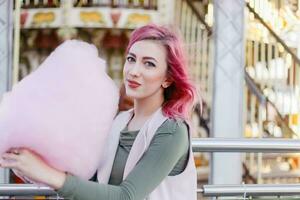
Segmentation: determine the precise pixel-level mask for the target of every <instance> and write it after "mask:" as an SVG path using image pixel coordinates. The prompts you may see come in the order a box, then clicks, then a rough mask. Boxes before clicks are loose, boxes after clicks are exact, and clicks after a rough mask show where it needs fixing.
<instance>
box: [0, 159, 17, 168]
mask: <svg viewBox="0 0 300 200" xmlns="http://www.w3.org/2000/svg"><path fill="white" fill-rule="evenodd" d="M0 167H1V168H12V169H18V163H17V162H11V161H8V160H2V161H0Z"/></svg>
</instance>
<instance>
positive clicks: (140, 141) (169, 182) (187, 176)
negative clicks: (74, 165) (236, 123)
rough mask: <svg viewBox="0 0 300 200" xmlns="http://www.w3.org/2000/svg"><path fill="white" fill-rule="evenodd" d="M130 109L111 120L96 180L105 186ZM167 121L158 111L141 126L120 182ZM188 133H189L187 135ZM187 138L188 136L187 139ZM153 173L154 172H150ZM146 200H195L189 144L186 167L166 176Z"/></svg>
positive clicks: (193, 166) (192, 161) (194, 171)
mask: <svg viewBox="0 0 300 200" xmlns="http://www.w3.org/2000/svg"><path fill="white" fill-rule="evenodd" d="M132 115H133V109H131V110H129V111H125V112H122V113H120V114H119V115H118V116H117V117H116V118H115V120H114V122H113V125H112V128H111V132H110V134H109V138H108V141H109V144H108V147H107V151H106V154H105V155H104V156H103V160H102V161H101V164H100V166H99V169H98V181H99V182H100V183H108V181H109V177H110V174H111V170H112V167H113V163H114V158H115V155H116V151H117V148H118V144H119V137H120V132H121V130H123V129H124V128H125V126H126V125H127V124H128V122H129V120H130V119H131V117H132ZM167 119H168V118H167V117H165V116H163V113H162V110H161V108H159V109H158V110H157V111H156V112H155V113H154V114H153V115H152V116H151V117H150V118H149V119H148V120H147V121H146V123H145V124H144V125H143V127H142V128H141V130H140V132H139V133H138V135H137V137H136V139H135V141H134V143H133V146H132V148H131V151H130V153H129V155H128V159H127V161H126V165H125V169H124V176H123V179H125V178H126V177H127V175H128V174H129V173H130V172H131V170H132V169H133V168H134V166H135V165H136V164H137V163H138V161H139V160H140V158H141V157H142V156H143V154H144V153H145V151H147V149H148V147H149V145H150V142H151V140H152V138H153V137H154V135H155V133H156V131H157V129H158V128H159V127H160V126H161V125H162V124H163V122H164V121H165V120H167ZM189 134H190V133H189ZM189 138H190V139H191V136H190V137H189ZM154 173H155V172H154ZM146 199H147V200H196V199H197V173H196V167H195V163H194V157H193V153H192V147H191V141H190V152H189V160H188V164H187V166H186V168H185V170H184V171H183V172H181V173H180V174H178V175H175V176H167V177H166V178H165V179H164V180H163V181H162V182H161V183H160V184H159V185H158V186H157V187H156V188H155V189H154V190H153V191H152V192H151V193H150V194H149V195H148V196H147V198H146Z"/></svg>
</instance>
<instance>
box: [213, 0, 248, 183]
mask: <svg viewBox="0 0 300 200" xmlns="http://www.w3.org/2000/svg"><path fill="white" fill-rule="evenodd" d="M213 2H214V30H213V36H214V44H215V45H214V69H213V70H214V77H213V103H212V106H211V107H212V112H211V113H212V117H211V119H212V133H213V137H215V138H242V137H243V132H244V127H243V121H244V120H243V116H244V115H243V84H244V8H245V1H244V0H216V1H213ZM211 158H212V159H211V163H210V167H211V173H210V179H209V181H210V183H212V184H225V183H226V184H228V183H230V184H238V183H241V181H242V157H241V155H240V154H239V153H236V154H228V153H214V154H213V155H212V157H211Z"/></svg>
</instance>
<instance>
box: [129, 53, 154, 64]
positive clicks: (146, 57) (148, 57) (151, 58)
mask: <svg viewBox="0 0 300 200" xmlns="http://www.w3.org/2000/svg"><path fill="white" fill-rule="evenodd" d="M128 54H129V55H131V56H133V57H135V58H136V55H135V54H134V53H131V52H129V53H128ZM143 59H150V60H154V61H156V62H157V60H156V59H155V58H153V57H150V56H145V57H143Z"/></svg>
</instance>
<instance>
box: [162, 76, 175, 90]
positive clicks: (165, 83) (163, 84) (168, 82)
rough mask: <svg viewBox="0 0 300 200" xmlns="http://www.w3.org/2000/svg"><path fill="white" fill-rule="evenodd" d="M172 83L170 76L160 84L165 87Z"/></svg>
mask: <svg viewBox="0 0 300 200" xmlns="http://www.w3.org/2000/svg"><path fill="white" fill-rule="evenodd" d="M172 83H173V80H171V79H170V78H167V79H166V80H165V81H164V82H163V83H162V84H161V86H162V87H163V88H165V89H166V88H167V87H169V86H170V85H171V84H172Z"/></svg>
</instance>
